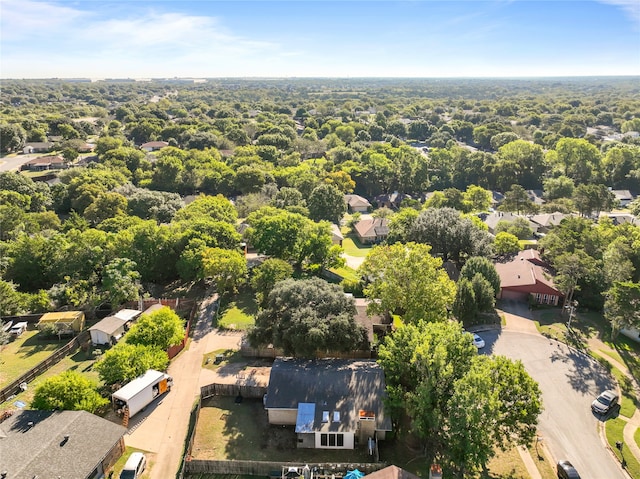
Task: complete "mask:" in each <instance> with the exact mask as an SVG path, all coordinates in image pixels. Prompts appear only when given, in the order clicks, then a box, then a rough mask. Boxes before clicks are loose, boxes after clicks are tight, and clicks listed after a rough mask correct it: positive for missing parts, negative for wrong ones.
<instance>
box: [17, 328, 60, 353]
mask: <svg viewBox="0 0 640 479" xmlns="http://www.w3.org/2000/svg"><path fill="white" fill-rule="evenodd" d="M70 340H71V339H67V338H66V337H65V338H62V339H61V340H58V338H53V337H45V336H43V335H42V334H41V333H38V334H34V335H33V336H31V337H30V338H29V339H27V340H26V341H25V342H24V343H22V345H20V347H19V348H18V350H17V351H16V352H17V354H21V355H22V357H24V358H28V357H30V356H33V355H34V354H38V353H40V352H42V351H51V352H54V351H55V350H57V349H59V348H61V347H62V346H64V345H65V344H67V343H68V342H69V341H70ZM24 349H26V351H25V350H24Z"/></svg>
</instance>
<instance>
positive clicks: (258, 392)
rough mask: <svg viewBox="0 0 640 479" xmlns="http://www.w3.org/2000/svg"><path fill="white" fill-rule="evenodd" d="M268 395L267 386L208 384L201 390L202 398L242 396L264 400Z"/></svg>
mask: <svg viewBox="0 0 640 479" xmlns="http://www.w3.org/2000/svg"><path fill="white" fill-rule="evenodd" d="M265 394H267V388H266V387H265V386H245V385H240V384H218V383H214V384H208V385H206V386H202V387H201V388H200V398H201V399H208V398H210V397H211V396H238V395H240V396H242V397H245V398H252V399H262V397H263V396H264V395H265Z"/></svg>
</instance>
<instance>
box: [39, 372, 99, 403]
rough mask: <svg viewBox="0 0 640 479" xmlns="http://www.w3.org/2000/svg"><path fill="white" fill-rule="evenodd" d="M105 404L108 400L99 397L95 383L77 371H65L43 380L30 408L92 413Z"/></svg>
mask: <svg viewBox="0 0 640 479" xmlns="http://www.w3.org/2000/svg"><path fill="white" fill-rule="evenodd" d="M107 404H109V400H108V399H106V398H103V397H102V396H100V394H99V393H98V391H97V385H96V384H95V383H93V382H92V381H90V380H89V379H87V378H85V377H84V376H83V375H82V374H80V373H79V372H77V371H65V372H63V373H61V374H58V375H57V376H52V377H50V378H47V379H45V380H44V381H43V382H42V383H41V384H40V385H39V386H38V387H37V388H36V391H35V393H34V396H33V401H32V402H31V407H32V408H33V409H39V410H45V411H49V410H52V409H62V410H65V411H88V412H90V413H94V412H96V411H97V410H98V409H100V408H101V407H103V406H105V405H107Z"/></svg>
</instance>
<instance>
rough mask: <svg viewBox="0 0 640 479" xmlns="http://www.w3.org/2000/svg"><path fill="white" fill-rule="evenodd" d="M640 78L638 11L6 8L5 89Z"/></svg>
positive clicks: (123, 4)
mask: <svg viewBox="0 0 640 479" xmlns="http://www.w3.org/2000/svg"><path fill="white" fill-rule="evenodd" d="M594 75H595V76H603V75H640V0H589V1H582V0H571V1H556V0H536V1H526V0H493V1H485V0H466V1H436V0H429V1H420V0H405V1H367V0H351V1H324V0H323V1H307V0H289V1H270V0H262V1H242V0H236V1H215V0H196V1H170V0H166V1H162V0H154V1H151V0H149V1H147V0H136V1H131V0H111V1H103V0H76V1H54V0H49V1H39V0H0V78H173V77H183V78H214V77H261V78H263V77H278V78H281V77H420V78H433V77H548V76H594Z"/></svg>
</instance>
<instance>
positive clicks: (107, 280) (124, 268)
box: [102, 258, 141, 306]
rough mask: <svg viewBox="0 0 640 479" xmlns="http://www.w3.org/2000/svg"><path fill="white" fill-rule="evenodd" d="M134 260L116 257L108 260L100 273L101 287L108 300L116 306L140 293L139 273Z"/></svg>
mask: <svg viewBox="0 0 640 479" xmlns="http://www.w3.org/2000/svg"><path fill="white" fill-rule="evenodd" d="M136 267H137V265H136V263H135V261H131V260H130V259H127V258H116V259H114V260H113V261H111V262H109V263H108V264H107V265H106V266H105V267H104V271H103V273H102V287H103V288H104V290H105V291H106V292H107V295H108V298H109V302H110V303H111V304H112V305H114V306H116V305H120V304H123V303H125V302H126V301H133V300H136V299H138V296H139V295H140V289H141V286H140V273H138V271H136Z"/></svg>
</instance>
